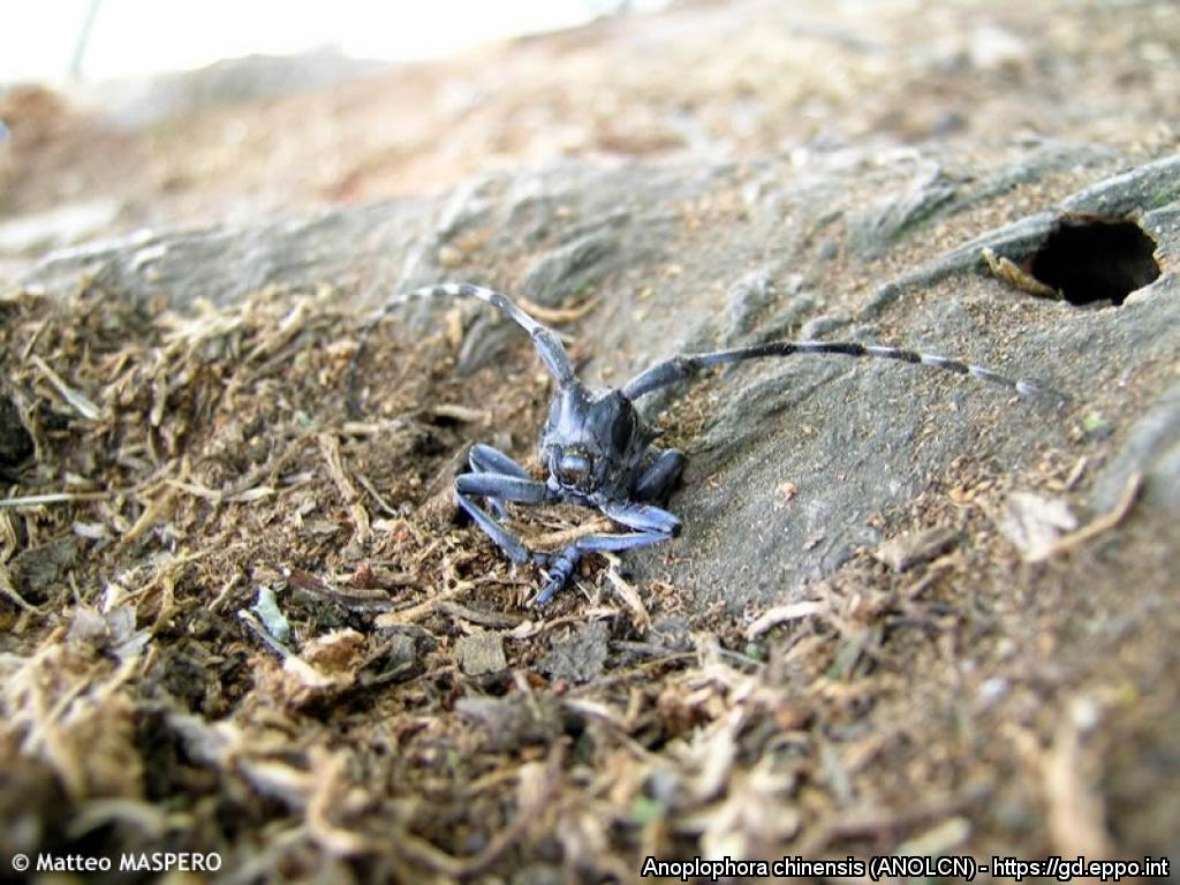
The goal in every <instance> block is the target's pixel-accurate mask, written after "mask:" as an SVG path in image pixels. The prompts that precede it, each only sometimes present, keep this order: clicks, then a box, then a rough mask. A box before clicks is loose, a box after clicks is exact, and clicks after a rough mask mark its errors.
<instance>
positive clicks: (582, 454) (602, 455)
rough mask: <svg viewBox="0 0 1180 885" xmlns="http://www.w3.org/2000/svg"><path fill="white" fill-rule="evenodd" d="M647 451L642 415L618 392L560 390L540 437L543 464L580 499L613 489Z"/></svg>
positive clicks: (554, 477)
mask: <svg viewBox="0 0 1180 885" xmlns="http://www.w3.org/2000/svg"><path fill="white" fill-rule="evenodd" d="M644 448H646V439H645V436H644V433H643V429H642V424H641V422H640V420H639V416H638V415H637V414H636V412H635V407H634V406H633V405H631V401H630V400H629V399H627V397H625V396H623V394H622V393H621V392H619V391H618V390H608V391H605V392H602V393H594V394H592V393H590V392H589V391H587V390H586V389H585V388H584V387H581V386H580V385H576V386H570V387H567V388H564V389H562V390H560V391H558V393H557V395H556V396H555V397H554V398H553V403H552V405H551V406H550V407H549V418H548V420H547V421H546V422H545V430H544V432H543V433H542V436H541V461H542V463H544V465H545V467H546V469H548V471H549V476H550V478H551V480H552V481H553V482H554V483H555V484H556V485H557V486H558V487H559V488H561V489H563V490H565V491H568V492H574V493H577V494H580V495H590V494H593V493H595V492H598V491H601V490H604V489H612V488H613V486H614V485H615V484H616V483H617V482H618V481H619V480H620V479H622V478H623V477H625V476H626V475H627V474H629V472H630V471H631V470H633V469H634V465H635V463H636V462H637V460H638V455H640V454H642V452H643V449H644Z"/></svg>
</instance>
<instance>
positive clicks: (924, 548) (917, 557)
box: [873, 526, 959, 572]
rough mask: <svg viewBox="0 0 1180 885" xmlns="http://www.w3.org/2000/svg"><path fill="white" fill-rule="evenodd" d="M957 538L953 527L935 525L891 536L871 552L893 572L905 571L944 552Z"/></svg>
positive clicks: (957, 535) (957, 534)
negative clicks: (894, 536)
mask: <svg viewBox="0 0 1180 885" xmlns="http://www.w3.org/2000/svg"><path fill="white" fill-rule="evenodd" d="M958 540H959V533H958V531H956V530H955V529H952V528H949V527H947V526H935V527H934V528H931V529H923V530H921V531H917V532H907V533H906V534H904V535H898V536H897V537H896V538H891V539H889V540H888V541H886V542H885V543H884V544H882V545H881V546H880V547H878V548H877V549H876V550H875V551H874V552H873V557H874V558H875V559H877V560H878V561H880V562H883V563H885V564H886V565H887V566H889V567H890V568H891V569H893V570H894V571H895V572H905V571H909V570H910V569H912V568H913V567H914V566H916V565H921V564H922V563H924V562H929V561H930V560H932V559H934V558H935V557H936V556H939V555H941V554H943V553H945V552H946V551H947V550H949V549H950V548H951V547H953V546H954V545H955V543H956V542H957V541H958Z"/></svg>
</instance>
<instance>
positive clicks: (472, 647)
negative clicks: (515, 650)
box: [455, 630, 508, 676]
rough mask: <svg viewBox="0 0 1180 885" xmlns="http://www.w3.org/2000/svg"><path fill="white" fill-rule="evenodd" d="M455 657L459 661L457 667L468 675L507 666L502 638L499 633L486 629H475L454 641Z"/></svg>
mask: <svg viewBox="0 0 1180 885" xmlns="http://www.w3.org/2000/svg"><path fill="white" fill-rule="evenodd" d="M455 657H456V658H457V659H458V661H459V669H461V670H462V671H463V672H464V673H466V674H467V675H468V676H483V675H485V674H487V673H499V672H500V671H501V670H504V669H506V668H507V667H508V658H507V657H505V655H504V640H503V639H501V638H500V634H499V633H492V632H489V631H487V630H477V631H476V632H475V633H472V634H471V635H470V636H464V637H463V638H462V639H460V640H459V641H458V642H456V643H455Z"/></svg>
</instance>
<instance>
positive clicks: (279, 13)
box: [0, 0, 667, 84]
mask: <svg viewBox="0 0 1180 885" xmlns="http://www.w3.org/2000/svg"><path fill="white" fill-rule="evenodd" d="M666 5H667V0H506V2H499V3H489V2H481V0H431V2H427V3H422V2H417V0H391V2H375V0H332V2H290V0H246V2H243V0H204V2H202V3H177V2H159V0H44V2H40V3H10V4H8V7H7V9H6V15H5V19H6V21H5V24H4V27H3V28H2V29H0V84H2V83H12V82H17V81H38V82H47V83H64V82H66V81H68V80H70V79H72V78H79V79H83V80H88V81H100V80H109V79H115V78H123V77H134V76H142V75H145V74H154V73H159V72H163V71H176V70H184V69H188V68H196V67H201V66H204V65H208V64H211V63H213V62H216V61H218V60H219V59H225V58H234V57H238V56H244V55H251V54H257V53H262V54H270V55H286V54H293V53H299V52H306V51H309V50H315V49H324V48H336V49H338V50H339V51H340V52H342V53H343V54H345V55H347V56H352V57H354V58H365V59H374V60H387V61H409V60H418V59H426V58H437V57H441V56H445V55H448V54H452V53H454V52H457V51H459V50H462V49H466V48H469V47H472V46H477V45H479V44H482V43H487V42H491V41H494V40H498V39H502V38H506V37H513V36H519V35H524V34H533V33H541V32H544V31H550V30H554V29H557V28H566V27H571V26H574V25H578V24H582V23H584V22H586V21H589V20H591V19H593V18H595V17H597V16H600V15H606V14H612V13H617V12H621V11H625V10H634V11H650V10H653V9H658V8H660V7H663V6H666Z"/></svg>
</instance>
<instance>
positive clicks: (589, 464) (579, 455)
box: [553, 449, 594, 488]
mask: <svg viewBox="0 0 1180 885" xmlns="http://www.w3.org/2000/svg"><path fill="white" fill-rule="evenodd" d="M593 468H594V462H593V461H592V460H591V458H590V456H589V455H588V454H586V453H585V452H581V451H575V450H572V449H567V450H565V451H563V452H559V453H558V456H557V464H556V465H555V466H554V470H553V472H554V473H555V474H557V481H558V482H559V483H561V484H562V485H563V486H566V487H567V488H580V487H583V486H585V484H586V481H587V480H588V479H589V478H590V474H591V472H592V471H593Z"/></svg>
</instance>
